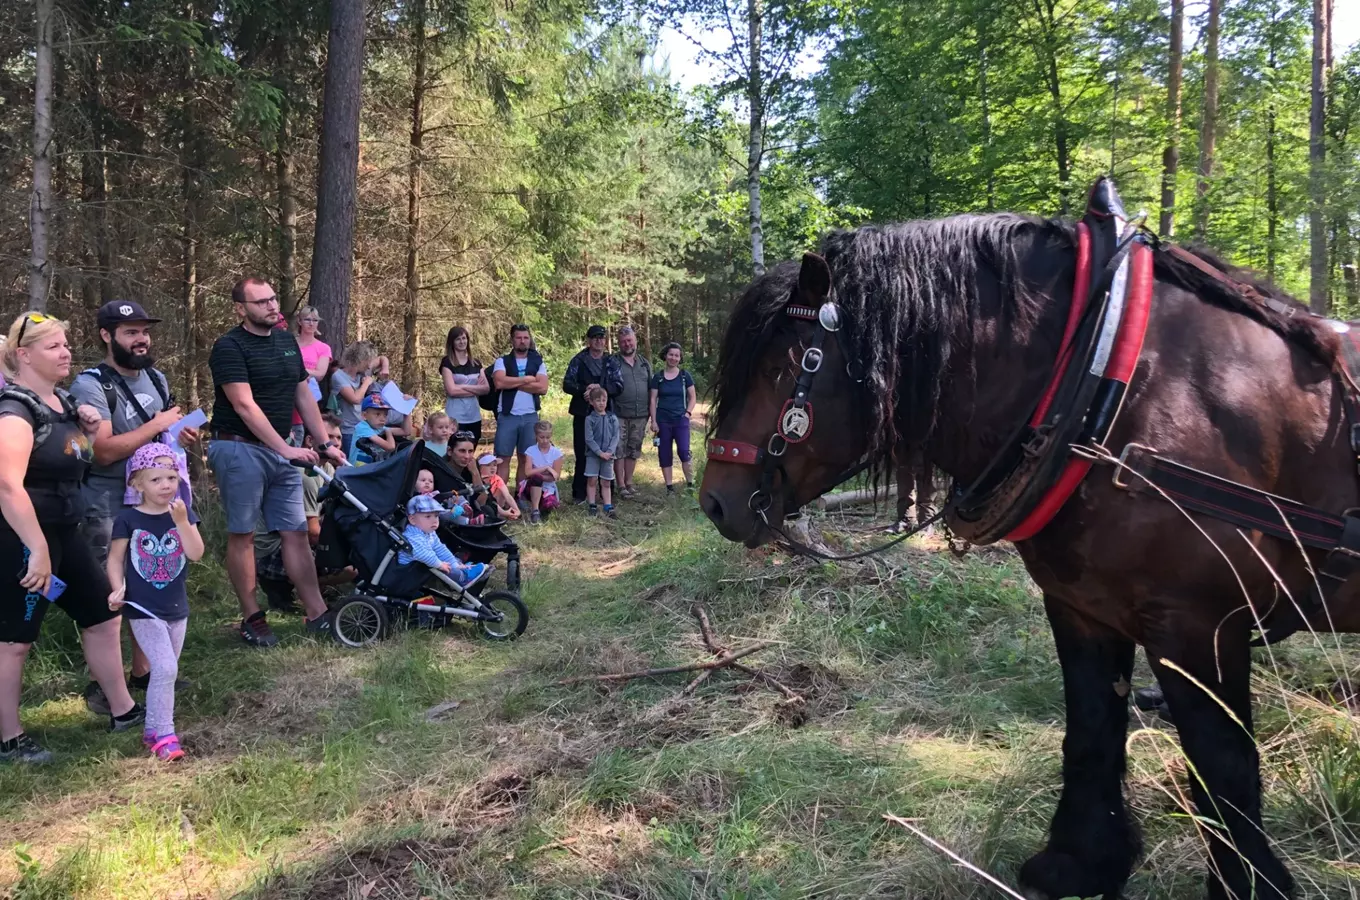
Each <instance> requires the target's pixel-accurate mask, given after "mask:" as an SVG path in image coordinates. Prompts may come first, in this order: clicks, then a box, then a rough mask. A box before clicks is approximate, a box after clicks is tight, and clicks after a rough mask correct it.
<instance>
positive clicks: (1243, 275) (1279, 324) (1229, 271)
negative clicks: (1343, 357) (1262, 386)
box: [1153, 245, 1341, 373]
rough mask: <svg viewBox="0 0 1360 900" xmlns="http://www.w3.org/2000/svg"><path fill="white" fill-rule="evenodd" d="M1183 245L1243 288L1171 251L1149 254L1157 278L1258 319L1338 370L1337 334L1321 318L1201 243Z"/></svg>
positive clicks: (1339, 347)
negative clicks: (1273, 303) (1270, 302)
mask: <svg viewBox="0 0 1360 900" xmlns="http://www.w3.org/2000/svg"><path fill="white" fill-rule="evenodd" d="M1184 250H1185V252H1187V253H1192V254H1194V255H1195V256H1196V257H1197V258H1199V259H1201V260H1203V261H1204V262H1206V263H1208V264H1209V265H1210V266H1212V267H1213V268H1215V269H1217V270H1218V271H1220V272H1222V273H1223V274H1224V275H1226V276H1228V278H1230V279H1231V280H1232V281H1233V282H1236V283H1237V284H1238V285H1241V286H1242V287H1244V288H1247V290H1243V289H1241V288H1237V287H1234V286H1233V285H1231V284H1225V283H1224V282H1222V281H1219V280H1218V279H1217V278H1214V277H1212V276H1210V275H1207V274H1205V273H1204V272H1202V271H1200V270H1199V269H1198V268H1196V267H1195V266H1194V265H1192V264H1191V263H1188V262H1186V261H1184V260H1182V259H1179V258H1177V257H1176V256H1174V255H1172V254H1171V253H1155V254H1154V255H1153V260H1154V271H1155V273H1156V275H1157V276H1158V278H1159V279H1160V280H1163V281H1166V282H1168V283H1170V284H1174V285H1176V286H1177V287H1180V288H1183V289H1184V290H1187V291H1189V292H1190V293H1192V294H1196V295H1197V296H1199V297H1200V298H1201V299H1203V300H1205V301H1207V302H1209V303H1212V304H1214V305H1215V306H1220V307H1222V308H1224V309H1227V310H1231V311H1232V312H1235V313H1238V314H1239V315H1243V316H1246V317H1247V318H1249V319H1251V320H1253V321H1256V322H1260V323H1261V324H1262V325H1264V326H1266V327H1267V328H1269V329H1270V330H1271V331H1273V332H1275V333H1276V334H1278V335H1280V337H1282V338H1284V339H1285V340H1286V341H1289V342H1290V343H1292V344H1296V345H1298V346H1299V347H1301V348H1302V349H1304V350H1306V351H1307V352H1309V353H1311V354H1312V355H1313V356H1315V357H1317V359H1318V360H1319V361H1320V362H1321V363H1323V364H1324V365H1326V366H1327V367H1328V368H1330V369H1332V370H1333V371H1337V372H1338V373H1339V372H1340V369H1339V368H1338V366H1339V359H1340V353H1341V339H1340V338H1339V337H1338V336H1337V334H1336V332H1335V331H1333V330H1332V329H1331V328H1329V327H1328V326H1327V325H1326V324H1324V323H1323V321H1322V320H1320V319H1318V318H1317V317H1315V316H1313V315H1311V314H1309V312H1308V307H1307V306H1305V305H1303V304H1302V303H1300V302H1299V301H1298V300H1296V299H1294V298H1293V297H1291V296H1290V295H1289V294H1287V293H1285V292H1284V291H1282V290H1280V289H1279V288H1277V287H1275V286H1273V285H1271V284H1270V283H1268V282H1266V281H1264V280H1263V279H1262V278H1261V277H1260V276H1259V275H1257V273H1255V272H1253V271H1252V270H1250V269H1246V268H1242V267H1239V266H1233V265H1229V264H1228V263H1226V262H1224V261H1223V260H1222V259H1221V258H1220V257H1218V256H1217V255H1215V254H1214V253H1213V252H1212V251H1210V250H1209V249H1207V248H1205V247H1202V246H1198V245H1194V246H1189V247H1185V248H1184ZM1253 293H1254V294H1255V296H1253ZM1265 300H1274V301H1276V303H1277V304H1278V305H1280V307H1281V308H1279V309H1272V308H1271V307H1270V306H1269V305H1267V303H1266V302H1264V301H1265Z"/></svg>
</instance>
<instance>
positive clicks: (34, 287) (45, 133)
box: [28, 0, 56, 312]
mask: <svg viewBox="0 0 1360 900" xmlns="http://www.w3.org/2000/svg"><path fill="white" fill-rule="evenodd" d="M55 7H56V3H55V0H38V8H37V54H36V57H35V60H34V69H35V74H36V78H35V80H34V84H33V195H32V199H31V200H30V201H29V220H28V227H29V233H30V237H31V241H32V253H31V255H30V257H29V262H28V308H29V309H36V310H38V311H40V312H41V311H46V309H47V292H48V290H49V288H50V287H51V282H52V263H51V260H49V259H48V258H47V253H48V243H47V242H48V236H49V235H48V227H49V224H50V216H51V213H52V93H53V92H52V71H53V68H54V67H55V61H54V58H53V57H54V55H55V54H54V52H53V49H52V28H53V21H52V19H53V13H54V11H55Z"/></svg>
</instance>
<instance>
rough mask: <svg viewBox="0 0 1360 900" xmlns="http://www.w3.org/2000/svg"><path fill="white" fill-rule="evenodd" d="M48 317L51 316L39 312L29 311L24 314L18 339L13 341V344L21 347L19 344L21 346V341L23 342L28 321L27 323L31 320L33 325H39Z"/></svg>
mask: <svg viewBox="0 0 1360 900" xmlns="http://www.w3.org/2000/svg"><path fill="white" fill-rule="evenodd" d="M50 318H52V317H51V316H45V315H43V314H42V313H39V312H31V313H29V314H28V315H26V316H24V324H22V325H20V326H19V339H18V340H17V341H15V342H14V345H15V346H16V347H21V346H23V343H24V332H26V331H28V323H29V322H32V323H33V324H34V325H41V324H42V323H44V322H46V321H47V320H48V319H50Z"/></svg>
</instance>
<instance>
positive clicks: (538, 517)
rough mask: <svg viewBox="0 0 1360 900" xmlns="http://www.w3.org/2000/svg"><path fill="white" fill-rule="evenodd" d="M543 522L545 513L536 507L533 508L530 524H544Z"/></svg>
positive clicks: (530, 514)
mask: <svg viewBox="0 0 1360 900" xmlns="http://www.w3.org/2000/svg"><path fill="white" fill-rule="evenodd" d="M542 523H543V513H541V512H539V511H538V510H536V509H535V510H533V511H531V512H530V513H529V524H530V525H540V524H542Z"/></svg>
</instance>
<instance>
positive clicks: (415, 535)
mask: <svg viewBox="0 0 1360 900" xmlns="http://www.w3.org/2000/svg"><path fill="white" fill-rule="evenodd" d="M444 511H445V510H444V507H443V506H441V505H440V503H439V501H438V500H436V499H434V498H433V497H430V496H427V495H425V494H416V495H415V496H414V497H412V498H411V499H410V501H408V502H407V504H406V530H405V531H403V532H402V536H403V537H404V538H406V540H407V542H408V543H409V544H410V545H411V550H410V552H407V551H405V550H403V551H401V552H400V553H398V554H397V562H399V563H401V564H402V565H410V564H411V563H412V562H418V563H422V564H424V565H427V566H431V567H433V568H436V569H439V570H440V571H441V572H443V573H444V574H445V575H448V576H450V577H451V578H453V580H454V581H455V582H457V583H458V584H460V585H462V586H463V587H467V586H468V585H470V584H473V583H474V582H476V581H477V580H478V579H480V578H482V576H484V575H487V574H489V573H490V571H491V566H489V565H487V564H486V563H464V562H460V561H459V559H458V557H456V556H454V555H453V551H452V550H450V549H449V548H448V547H446V546H444V542H443V541H441V540H440V539H439V536H438V535H437V534H435V532H436V531H438V530H439V517H440V515H442V514H443V513H444Z"/></svg>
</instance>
